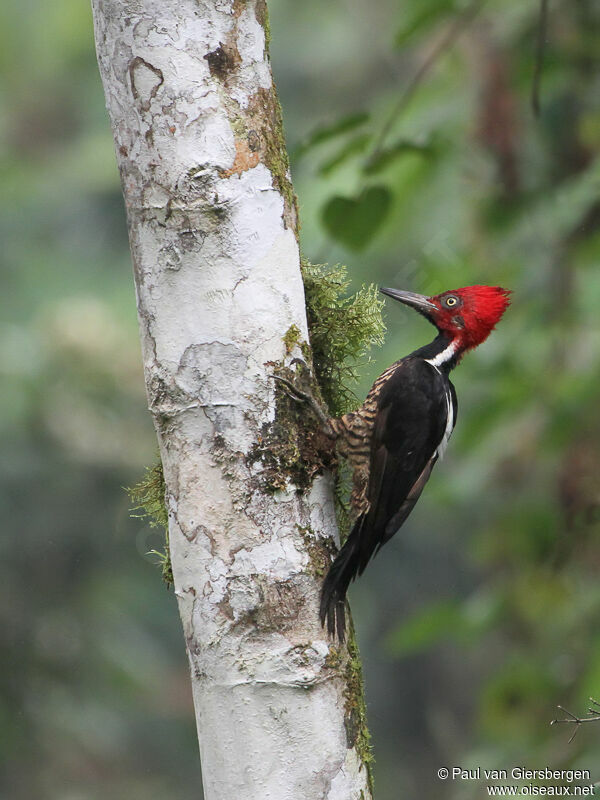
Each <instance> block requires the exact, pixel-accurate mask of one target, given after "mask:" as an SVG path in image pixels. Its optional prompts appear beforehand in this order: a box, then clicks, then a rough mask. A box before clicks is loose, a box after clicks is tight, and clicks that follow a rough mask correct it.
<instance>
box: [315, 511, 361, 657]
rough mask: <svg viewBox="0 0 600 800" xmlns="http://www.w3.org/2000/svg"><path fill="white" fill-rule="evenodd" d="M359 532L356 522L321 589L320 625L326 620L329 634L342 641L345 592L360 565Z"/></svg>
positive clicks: (344, 619)
mask: <svg viewBox="0 0 600 800" xmlns="http://www.w3.org/2000/svg"><path fill="white" fill-rule="evenodd" d="M359 534H360V524H359V523H358V522H357V524H356V525H355V526H354V528H353V530H352V533H351V534H350V536H349V537H348V539H347V540H346V542H345V544H344V546H343V547H342V549H341V550H340V552H339V553H338V554H337V556H336V557H335V561H334V562H333V564H332V565H331V567H330V568H329V572H328V573H327V577H326V578H325V582H324V583H323V589H322V590H321V608H320V611H319V616H320V618H321V625H325V621H327V630H328V632H329V635H330V636H335V635H337V637H338V639H339V640H340V642H343V641H344V639H345V632H346V592H347V591H348V587H349V586H350V583H351V582H352V581H353V580H354V578H355V577H356V575H357V574H358V571H359V566H360V563H359V547H358V545H359Z"/></svg>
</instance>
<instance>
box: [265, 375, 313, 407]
mask: <svg viewBox="0 0 600 800" xmlns="http://www.w3.org/2000/svg"><path fill="white" fill-rule="evenodd" d="M270 377H271V378H273V380H275V381H279V383H281V384H282V388H283V391H284V392H285V393H286V394H287V395H288V396H289V397H291V398H292V400H297V401H298V402H299V403H310V401H311V400H312V398H311V396H310V395H309V394H307V393H306V392H303V391H301V390H300V389H298V387H297V386H295V385H294V384H293V383H292V381H288V379H287V378H282V377H281V375H271V376H270Z"/></svg>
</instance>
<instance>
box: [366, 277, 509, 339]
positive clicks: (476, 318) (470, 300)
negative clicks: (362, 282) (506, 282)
mask: <svg viewBox="0 0 600 800" xmlns="http://www.w3.org/2000/svg"><path fill="white" fill-rule="evenodd" d="M381 291H382V292H383V293H384V294H387V295H389V296H390V297H393V298H394V299H395V300H400V302H401V303H405V304H406V305H409V306H412V307H413V308H415V309H416V310H417V311H418V312H419V313H421V314H423V316H424V317H426V318H427V319H428V320H429V321H430V322H432V323H433V324H434V325H435V326H436V328H437V329H438V330H439V331H440V332H441V333H443V334H445V335H446V336H447V337H448V339H449V340H450V341H452V342H455V348H454V349H455V352H459V351H460V352H464V351H465V350H470V349H471V348H473V347H477V345H479V344H481V343H482V342H484V341H485V340H486V339H487V337H488V336H489V335H490V333H491V332H492V331H493V330H494V328H495V326H496V325H497V323H498V322H499V321H500V318H501V317H502V315H503V314H504V312H505V311H506V309H507V308H508V306H509V304H510V299H509V296H510V294H511V292H510V289H503V288H502V287H501V286H465V287H464V288H463V289H453V290H451V291H448V292H442V293H441V294H436V295H434V296H433V297H425V295H421V294H414V293H413V292H403V291H399V290H397V289H381Z"/></svg>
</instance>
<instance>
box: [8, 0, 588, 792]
mask: <svg viewBox="0 0 600 800" xmlns="http://www.w3.org/2000/svg"><path fill="white" fill-rule="evenodd" d="M269 6H270V9H271V29H272V44H271V54H272V61H273V68H274V72H275V77H276V80H277V85H278V88H279V92H280V97H281V101H282V105H283V111H284V118H285V125H286V132H287V139H288V144H289V148H290V152H291V154H292V169H293V177H294V183H295V188H296V191H297V193H298V196H299V202H300V208H301V219H302V226H303V227H302V247H303V251H304V254H305V256H306V257H308V258H309V259H311V260H312V261H313V262H315V263H320V262H325V261H328V262H330V263H337V262H342V263H345V264H348V266H349V271H350V275H351V277H352V279H353V285H354V288H358V287H359V286H360V285H361V284H362V283H363V282H370V281H374V282H377V283H379V284H382V285H392V286H396V287H399V288H404V289H410V290H414V291H419V292H426V293H435V292H439V291H442V290H445V289H449V288H456V287H458V286H462V285H466V284H472V283H490V284H501V285H503V286H506V287H510V288H512V289H513V290H514V296H513V305H512V307H511V309H510V311H509V312H508V313H507V315H506V317H505V319H504V320H503V322H502V323H501V325H500V326H499V328H498V330H497V331H496V332H495V333H494V334H493V335H492V337H491V338H490V340H489V341H488V342H486V344H485V345H484V346H483V347H482V348H481V349H480V350H479V351H477V352H476V353H474V354H472V355H470V356H469V357H468V358H466V359H465V361H464V363H463V364H461V366H460V368H459V369H458V370H457V371H456V373H455V378H454V380H455V384H456V386H457V390H458V395H459V400H460V412H459V424H458V427H457V429H456V431H455V434H454V436H453V440H452V442H451V446H450V448H449V450H448V453H447V455H446V458H445V459H444V461H443V463H442V464H440V465H439V466H438V468H437V469H436V470H435V472H434V475H433V477H432V479H431V481H430V483H429V485H428V487H427V490H426V492H425V494H424V497H423V499H422V500H421V502H420V504H419V506H418V508H417V510H416V511H415V513H414V514H413V515H412V516H411V518H410V520H409V522H408V523H407V524H406V526H405V527H404V529H403V532H402V535H401V536H398V537H397V538H396V539H395V540H394V541H393V542H392V543H391V544H389V545H388V546H387V547H386V550H385V557H383V558H381V557H380V558H379V559H376V560H375V561H374V562H373V564H372V565H371V566H370V568H369V570H368V571H367V572H366V574H365V576H364V577H363V578H362V579H361V580H360V582H359V583H357V584H356V585H355V586H354V587H353V589H352V591H351V598H352V605H353V612H354V616H355V621H356V624H357V628H358V637H359V642H360V645H361V650H362V655H363V660H364V668H365V677H366V686H367V700H368V710H369V721H370V726H371V730H372V733H373V743H374V748H375V757H376V763H375V786H376V793H377V798H378V800H395V798H400V797H410V798H419V800H430V799H431V800H433V798H450V799H452V800H469V798H476V797H477V798H478V797H483V796H484V794H482V790H481V787H480V786H478V784H477V783H476V782H475V781H468V782H467V781H462V782H461V781H455V782H452V781H446V782H445V783H442V782H440V781H439V780H438V778H437V770H438V768H440V767H443V766H446V767H450V768H451V767H452V766H455V765H460V766H463V767H464V768H469V767H470V768H474V767H477V766H481V767H497V768H509V769H510V768H511V767H513V766H521V765H523V766H527V767H531V768H535V769H541V768H543V767H545V766H548V767H551V768H554V769H561V768H563V769H564V768H568V767H579V768H584V769H590V770H592V778H593V780H600V767H598V763H599V754H600V723H598V724H597V725H595V724H591V725H588V726H584V727H583V728H582V730H580V732H579V733H578V735H577V737H576V738H575V740H574V741H573V742H572V743H570V744H569V743H568V738H569V735H570V733H571V731H570V730H569V729H567V726H555V727H553V728H551V727H550V726H549V722H550V720H551V719H552V718H553V717H555V716H556V714H557V712H556V705H557V704H559V703H560V704H562V705H564V706H566V707H567V708H568V709H569V710H571V711H574V712H575V713H578V714H585V712H586V709H587V706H588V705H589V703H588V697H589V696H590V695H592V696H596V697H597V698H598V699H600V581H599V580H598V569H599V567H600V540H599V533H600V531H599V519H600V489H599V476H600V450H599V445H600V416H599V413H598V409H599V398H600V370H599V367H600V363H599V362H600V325H599V322H598V319H599V308H600V271H599V269H598V264H599V262H600V202H599V199H600V195H599V189H600V163H599V160H598V153H599V149H600V64H599V58H600V57H599V55H598V54H599V53H600V6H599V5H598V4H597V3H595V2H594V0H578V2H576V3H573V2H566V1H563V2H560V0H555V2H553V3H551V4H550V8H549V15H548V20H547V26H546V37H545V38H546V39H547V43H546V49H545V55H544V61H543V70H542V72H541V84H540V115H539V118H535V116H534V114H533V112H532V109H531V93H532V86H533V83H534V74H535V72H536V67H535V65H536V46H537V45H536V41H537V37H538V28H539V6H538V3H537V2H530V1H529V0H526V1H524V0H490V1H489V2H487V3H483V2H476V3H474V2H471V3H469V2H459V0H456V2H453V0H402V2H400V1H399V0H396V1H395V2H393V1H392V0H371V2H369V3H366V2H359V0H331V2H328V3H325V4H324V3H322V2H318V0H304V2H302V3H298V2H294V0H270V3H269ZM0 69H1V72H2V80H1V88H0V148H1V149H0V171H1V185H2V191H1V192H0V237H1V247H0V265H1V269H2V292H1V293H0V306H1V312H2V313H1V322H0V373H1V381H2V391H1V393H0V408H1V413H0V433H1V437H2V459H1V460H0V481H1V494H0V502H1V509H2V518H3V527H4V535H3V536H2V538H1V541H0V553H1V556H0V557H1V564H2V580H1V582H0V646H1V652H2V657H1V658H0V759H1V760H2V763H1V766H0V770H1V773H0V796H1V797H3V798H4V797H6V798H10V799H11V800H13V799H14V800H30V798H32V797H39V798H44V800H46V799H48V800H96V799H99V800H103V799H104V798H107V797H111V798H116V799H117V800H119V799H120V798H123V799H124V798H128V800H135V799H136V798H144V800H154V799H156V800H164V799H165V798H169V800H189V799H190V798H197V797H198V796H199V792H198V781H199V765H198V757H197V743H196V735H195V726H194V719H193V713H192V705H191V695H190V689H189V685H188V677H187V662H186V658H185V653H184V646H183V641H182V637H181V633H180V626H179V619H178V615H177V609H176V604H175V599H174V597H173V595H172V593H170V592H168V591H167V590H166V588H165V586H164V584H162V583H161V579H160V571H159V569H158V568H157V567H156V566H154V564H153V558H152V557H151V556H148V555H147V553H148V551H150V550H151V549H153V548H155V547H158V546H159V545H160V541H161V535H160V532H159V531H156V530H155V529H151V528H149V527H148V525H147V524H146V523H145V522H144V521H143V520H140V519H135V518H132V517H131V516H130V513H129V506H130V502H129V499H128V497H127V495H126V493H125V492H124V490H123V487H124V486H130V485H132V484H133V483H135V482H136V481H137V480H138V479H139V478H140V477H141V475H142V473H143V469H144V466H146V465H148V464H151V463H152V462H153V461H154V459H155V457H156V445H155V439H154V433H153V429H152V424H151V420H150V417H149V415H148V414H147V412H146V407H145V397H144V390H143V379H142V372H141V367H140V353H139V345H138V337H137V327H136V325H137V323H136V316H135V298H134V291H133V283H132V277H131V269H130V262H129V253H128V246H127V234H126V227H125V219H124V211H123V203H122V199H121V192H120V187H119V181H118V174H117V170H116V167H115V161H114V154H113V144H112V136H111V132H110V128H109V123H108V119H107V116H106V113H105V110H104V99H103V95H102V88H101V85H100V79H99V76H98V72H97V68H96V63H95V56H94V47H93V33H92V20H91V12H90V8H89V6H88V3H87V2H84V1H83V0H54V2H53V3H43V2H42V1H41V0H26V1H25V2H24V1H23V0H21V1H20V2H18V3H17V2H16V0H4V2H3V3H2V5H1V6H0ZM415 76H420V79H417V80H416V81H415ZM386 319H387V325H388V333H387V338H386V344H385V346H384V347H383V348H382V349H381V351H379V352H375V353H373V360H372V361H371V362H370V363H365V364H364V365H363V367H362V368H361V374H362V376H363V377H362V382H361V385H360V386H359V387H358V388H357V390H356V391H357V395H358V396H362V395H363V394H364V392H365V391H366V390H367V388H368V387H369V385H370V381H371V380H372V379H373V378H374V377H375V375H376V374H377V373H378V372H379V371H381V370H382V369H383V368H384V367H385V366H387V365H388V364H389V363H391V362H392V361H393V360H395V359H396V358H398V357H399V356H400V355H404V354H405V353H407V352H409V351H410V350H411V349H413V348H415V347H417V346H419V345H421V344H423V343H425V342H426V341H428V340H429V338H431V329H430V328H429V326H428V325H427V323H426V322H425V321H424V320H422V319H421V318H419V317H418V315H416V314H413V313H411V312H410V311H408V310H407V309H405V308H403V307H402V306H400V305H394V304H392V303H388V307H387V312H386Z"/></svg>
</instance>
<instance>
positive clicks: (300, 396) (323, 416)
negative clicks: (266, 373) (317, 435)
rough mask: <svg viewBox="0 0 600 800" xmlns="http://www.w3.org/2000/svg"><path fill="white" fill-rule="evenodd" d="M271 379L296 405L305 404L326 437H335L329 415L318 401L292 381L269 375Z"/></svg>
mask: <svg viewBox="0 0 600 800" xmlns="http://www.w3.org/2000/svg"><path fill="white" fill-rule="evenodd" d="M271 378H273V380H275V381H278V382H279V384H280V385H281V387H282V389H283V391H284V392H285V393H286V394H287V395H288V397H291V398H292V400H295V401H296V402H297V403H306V404H307V405H308V407H309V408H310V409H311V411H312V412H313V414H314V415H315V416H316V417H317V419H318V420H319V422H320V423H321V425H322V427H323V430H324V432H325V433H326V434H327V435H328V436H332V437H335V436H336V434H335V431H334V430H333V428H332V427H331V423H330V421H329V414H327V413H326V411H325V409H324V408H323V407H322V406H321V404H320V403H319V401H318V400H317V399H316V398H315V397H314V396H313V395H312V394H311V393H310V392H305V391H303V390H302V389H299V388H298V387H297V386H296V385H295V384H294V383H293V382H292V381H290V380H288V379H287V378H282V377H281V375H271Z"/></svg>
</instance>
